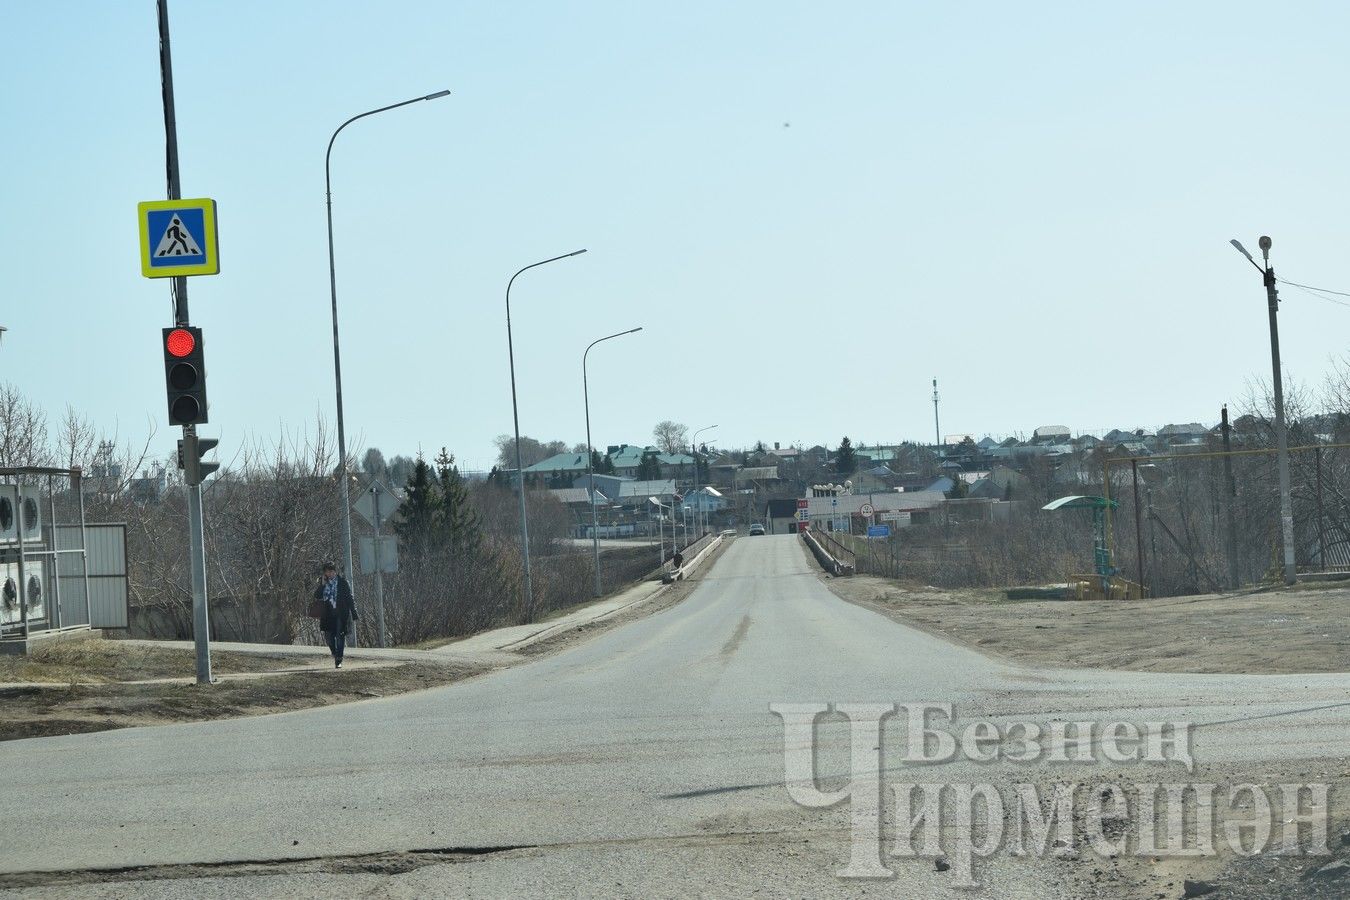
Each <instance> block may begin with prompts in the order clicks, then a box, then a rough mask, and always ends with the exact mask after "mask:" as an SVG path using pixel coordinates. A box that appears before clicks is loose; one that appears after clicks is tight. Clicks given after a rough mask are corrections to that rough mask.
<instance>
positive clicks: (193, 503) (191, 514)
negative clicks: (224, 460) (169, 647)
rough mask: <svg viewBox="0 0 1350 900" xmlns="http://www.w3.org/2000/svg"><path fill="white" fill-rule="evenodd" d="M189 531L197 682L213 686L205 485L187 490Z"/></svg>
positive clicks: (196, 485) (193, 636) (193, 486)
mask: <svg viewBox="0 0 1350 900" xmlns="http://www.w3.org/2000/svg"><path fill="white" fill-rule="evenodd" d="M188 530H189V534H190V536H191V538H192V546H193V547H194V548H200V552H197V553H193V554H192V639H193V642H194V643H195V644H196V647H197V683H198V684H210V683H211V645H210V643H209V642H210V640H211V621H210V616H209V614H208V612H207V607H206V551H205V548H204V541H205V535H204V533H203V529H202V486H201V485H200V484H194V485H191V486H190V487H189V488H188Z"/></svg>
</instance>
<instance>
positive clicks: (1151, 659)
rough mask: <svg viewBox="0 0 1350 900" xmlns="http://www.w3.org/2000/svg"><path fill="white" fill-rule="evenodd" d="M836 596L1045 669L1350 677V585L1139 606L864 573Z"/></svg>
mask: <svg viewBox="0 0 1350 900" xmlns="http://www.w3.org/2000/svg"><path fill="white" fill-rule="evenodd" d="M821 577H822V578H824V579H825V582H826V584H827V586H828V587H829V589H830V590H831V591H832V592H833V593H834V594H836V595H837V596H839V597H840V598H842V599H844V600H847V601H849V602H850V603H856V604H858V605H859V606H864V607H866V608H868V609H872V610H875V611H877V612H879V613H881V614H883V615H885V616H888V617H890V618H892V619H895V620H896V621H899V622H903V623H905V624H907V625H912V626H914V627H916V628H919V629H922V630H924V631H927V632H929V633H930V634H934V635H937V636H940V637H943V638H945V639H947V640H950V641H954V642H956V643H959V644H963V645H966V646H969V647H974V648H975V649H977V650H980V651H981V652H984V653H987V654H990V655H994V656H1002V657H1005V658H1007V659H1011V660H1014V661H1016V662H1019V663H1023V664H1026V665H1032V666H1043V667H1050V668H1063V667H1066V666H1067V667H1073V668H1094V669H1127V670H1133V671H1140V672H1177V673H1187V672H1189V673H1210V674H1249V673H1250V674H1258V673H1259V674H1272V675H1276V674H1281V675H1282V674H1302V673H1314V672H1350V616H1347V615H1346V611H1347V609H1350V588H1346V587H1339V586H1333V585H1307V586H1299V587H1296V588H1294V589H1290V590H1276V591H1259V592H1251V593H1239V594H1203V595H1198V596H1192V597H1168V598H1162V599H1150V600H1137V601H1075V600H1007V599H1005V598H1004V596H1003V592H1002V591H999V590H993V589H964V590H960V589H951V590H949V589H943V588H935V587H930V586H925V585H910V584H903V583H900V582H896V581H891V580H889V579H884V578H876V577H873V576H868V575H855V576H852V577H848V578H829V577H827V576H824V575H822V576H821Z"/></svg>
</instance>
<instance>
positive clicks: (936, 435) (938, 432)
mask: <svg viewBox="0 0 1350 900" xmlns="http://www.w3.org/2000/svg"><path fill="white" fill-rule="evenodd" d="M933 443H934V444H935V445H936V446H938V447H941V446H942V426H941V425H939V424H938V389H937V379H936V378H934V379H933Z"/></svg>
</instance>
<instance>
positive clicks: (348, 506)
mask: <svg viewBox="0 0 1350 900" xmlns="http://www.w3.org/2000/svg"><path fill="white" fill-rule="evenodd" d="M449 94H450V92H449V91H437V92H436V93H434V94H427V95H425V96H423V97H414V98H413V99H411V100H404V101H403V102H401V103H391V104H390V105H388V106H381V107H380V108H379V109H372V110H369V111H368V112H363V113H361V114H360V115H356V116H352V117H351V118H350V119H348V120H347V121H345V122H343V123H342V124H341V125H339V126H338V127H337V131H334V132H333V136H332V137H331V138H329V139H328V151H327V152H326V153H325V154H324V157H323V183H324V196H325V198H326V201H327V206H328V290H329V294H330V296H331V298H332V305H333V381H334V383H335V384H336V386H337V429H338V475H339V479H338V480H339V482H340V490H341V494H342V563H343V568H344V571H343V573H342V574H343V575H344V576H346V578H347V580H348V581H349V582H352V583H355V581H356V571H355V567H354V566H353V565H352V496H351V488H350V486H349V485H348V484H347V477H348V474H347V431H346V426H345V423H344V422H343V418H342V351H341V346H340V343H339V341H338V313H337V267H336V265H335V264H334V261H333V178H332V158H333V142H334V141H336V140H337V136H338V135H339V134H340V133H341V132H342V129H344V128H346V127H347V126H348V125H350V124H352V123H353V122H355V121H356V120H357V119H364V118H365V117H366V116H373V115H375V114H376V113H382V112H385V111H387V110H391V109H398V108H399V107H400V106H408V105H409V104H412V103H420V102H422V101H423V100H436V99H438V98H440V97H445V96H448V95H449ZM381 634H383V629H381ZM380 646H381V647H383V646H384V640H383V638H381V640H380Z"/></svg>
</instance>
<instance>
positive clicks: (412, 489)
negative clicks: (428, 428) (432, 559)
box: [394, 453, 441, 555]
mask: <svg viewBox="0 0 1350 900" xmlns="http://www.w3.org/2000/svg"><path fill="white" fill-rule="evenodd" d="M404 494H405V496H404V498H403V503H402V504H400V505H399V508H398V513H399V514H398V518H397V521H395V523H394V531H395V532H396V533H397V534H398V536H399V538H400V539H401V540H402V542H403V546H404V547H406V548H407V549H408V551H409V552H410V553H412V554H414V555H416V554H421V553H424V552H426V550H427V549H428V548H429V547H430V546H431V545H432V543H433V541H434V539H435V537H436V528H437V520H438V519H439V518H440V515H441V508H440V507H441V503H440V489H439V486H438V485H437V483H436V480H435V479H434V478H433V477H432V473H431V467H430V466H428V465H427V461H426V460H425V459H423V458H422V454H420V453H419V454H417V461H416V462H414V463H413V467H412V473H411V474H410V475H409V476H408V483H407V485H406V486H405V487H404Z"/></svg>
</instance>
